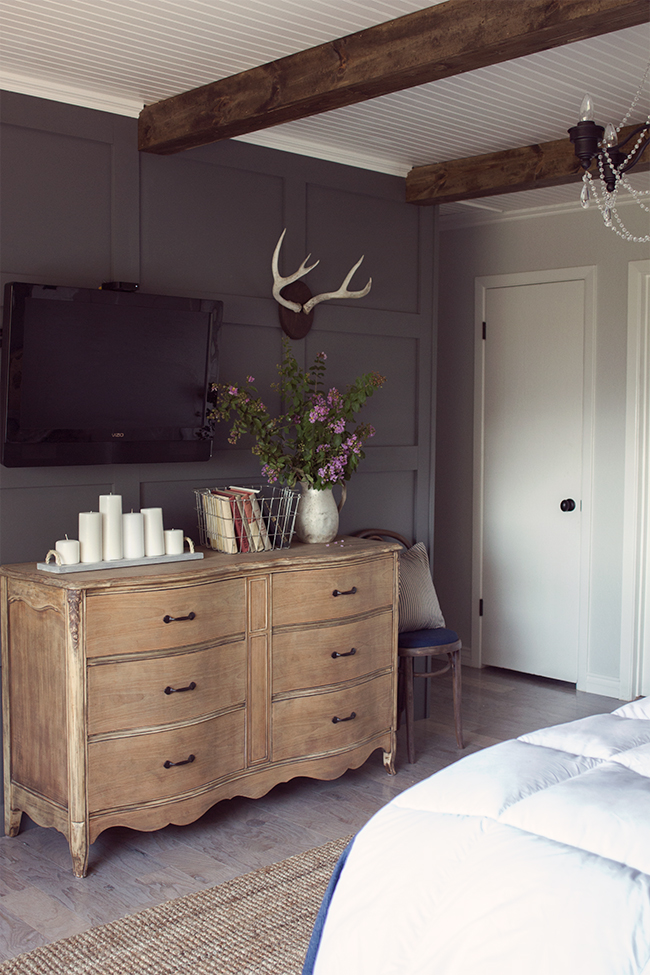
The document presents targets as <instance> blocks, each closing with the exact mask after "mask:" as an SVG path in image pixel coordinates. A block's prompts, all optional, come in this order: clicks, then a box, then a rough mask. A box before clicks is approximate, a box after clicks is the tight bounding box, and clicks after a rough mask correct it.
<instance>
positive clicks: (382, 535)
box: [352, 528, 411, 548]
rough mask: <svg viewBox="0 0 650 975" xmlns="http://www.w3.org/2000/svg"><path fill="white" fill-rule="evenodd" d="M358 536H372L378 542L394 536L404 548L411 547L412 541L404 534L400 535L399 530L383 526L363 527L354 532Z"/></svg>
mask: <svg viewBox="0 0 650 975" xmlns="http://www.w3.org/2000/svg"><path fill="white" fill-rule="evenodd" d="M352 534H353V535H355V536H356V538H372V539H374V540H375V541H377V542H383V541H384V540H385V539H386V538H394V539H395V541H397V542H400V543H401V544H402V545H403V546H404V548H410V547H411V543H410V542H408V541H407V540H406V539H405V538H404V536H403V535H399V534H398V533H397V532H391V531H384V529H383V528H363V529H362V530H361V531H358V532H352Z"/></svg>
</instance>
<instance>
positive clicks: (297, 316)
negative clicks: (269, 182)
mask: <svg viewBox="0 0 650 975" xmlns="http://www.w3.org/2000/svg"><path fill="white" fill-rule="evenodd" d="M286 232H287V230H286V227H285V229H284V230H283V231H282V233H281V234H280V239H279V240H278V242H277V244H276V245H275V250H274V251H273V258H272V260H271V269H272V271H273V297H274V298H275V300H276V301H277V302H278V303H279V305H280V324H281V326H282V328H283V330H284V331H285V332H286V334H287V335H288V336H289V338H292V339H301V338H304V337H305V335H306V334H307V332H308V331H309V329H310V328H311V325H312V320H313V317H314V308H315V307H316V305H318V304H320V302H321V301H329V300H331V299H332V298H363V297H365V295H367V294H368V292H369V291H370V287H371V285H372V278H369V279H368V283H367V284H366V286H365V288H362V289H361V291H348V285H349V283H350V281H351V280H352V276H353V274H354V272H355V271H356V270H357V268H358V267H359V265H360V264H361V261H362V260H363V256H361V257H360V258H359V260H358V261H357V263H356V264H355V265H354V267H353V268H352V269H351V270H350V271H349V272H348V274H347V275H346V277H345V278H344V280H343V282H342V284H341V286H340V288H339V289H338V290H337V291H326V292H324V293H323V294H320V295H315V296H314V297H312V294H311V291H310V290H309V288H308V287H307V285H306V284H305V283H304V281H301V280H300V278H302V277H304V275H305V274H308V273H309V271H312V270H313V269H314V268H315V267H316V265H317V264H318V263H319V262H318V261H315V262H314V263H313V264H311V265H310V266H309V267H307V261H308V260H309V258H310V257H311V254H308V255H307V257H306V258H305V259H304V261H303V262H302V264H301V265H300V267H299V268H298V270H297V271H294V272H293V274H289V275H288V276H287V277H282V275H281V274H280V271H279V268H278V259H279V256H280V248H281V247H282V241H283V240H284V235H285V234H286Z"/></svg>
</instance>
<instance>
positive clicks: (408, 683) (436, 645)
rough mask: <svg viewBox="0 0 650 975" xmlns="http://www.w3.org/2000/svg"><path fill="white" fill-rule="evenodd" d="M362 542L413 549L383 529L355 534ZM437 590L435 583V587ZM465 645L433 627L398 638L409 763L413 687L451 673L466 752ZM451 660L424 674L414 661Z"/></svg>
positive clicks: (447, 631) (459, 736) (445, 630)
mask: <svg viewBox="0 0 650 975" xmlns="http://www.w3.org/2000/svg"><path fill="white" fill-rule="evenodd" d="M354 534H355V535H356V536H357V537H358V538H374V539H377V540H378V541H384V540H385V539H386V538H393V539H395V540H396V541H398V542H400V543H401V544H402V545H403V546H404V548H405V549H407V550H408V549H409V548H410V545H409V543H408V541H407V540H406V539H405V538H404V537H403V536H402V535H399V534H398V533H397V532H391V531H384V530H383V529H381V528H366V529H364V530H363V531H358V532H354ZM432 587H433V583H432ZM460 651H461V641H460V639H459V637H458V634H457V633H456V631H455V630H450V629H448V628H447V627H446V626H438V627H430V628H426V629H421V630H407V631H400V633H399V638H398V653H399V658H400V684H401V689H400V693H399V696H398V700H399V706H398V709H399V711H400V712H401V710H402V701H403V706H404V710H405V711H406V748H407V754H408V760H409V762H411V763H413V762H415V741H414V730H413V686H414V681H415V680H416V679H424V680H428V679H429V678H431V677H440V676H441V675H442V674H446V673H447V672H448V671H449V670H451V675H452V692H453V702H454V726H455V731H456V742H457V744H458V747H459V748H464V747H465V746H464V744H463V726H462V717H461V664H460ZM444 656H446V657H447V661H446V662H445V663H443V665H442V666H441V667H437V668H436V669H435V670H427V671H424V672H422V673H419V672H416V671H415V669H414V667H413V661H414V660H415V658H416V657H425V658H429V659H430V660H431V659H432V658H434V657H444Z"/></svg>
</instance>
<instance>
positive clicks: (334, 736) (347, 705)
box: [273, 674, 393, 762]
mask: <svg viewBox="0 0 650 975" xmlns="http://www.w3.org/2000/svg"><path fill="white" fill-rule="evenodd" d="M352 714H354V717H353V718H351V717H350V716H351V715H352ZM334 718H339V719H341V718H343V719H345V718H349V719H350V720H347V721H346V720H339V721H334V720H333V719H334ZM392 718H393V678H392V675H391V674H385V675H383V676H382V677H376V678H374V679H373V680H369V681H365V682H364V683H361V684H358V685H357V686H355V687H347V688H345V689H344V690H339V691H330V692H325V693H323V694H314V695H306V696H305V697H295V698H289V699H288V700H285V701H276V702H274V704H273V761H274V762H281V761H284V760H286V759H290V758H299V757H302V756H304V757H307V756H309V755H320V754H323V753H325V752H328V751H337V750H339V749H344V748H350V747H352V746H353V745H354V744H355V743H356V742H361V741H364V740H365V739H366V738H371V737H372V736H373V735H378V734H381V732H384V731H388V730H389V729H390V728H391V725H392Z"/></svg>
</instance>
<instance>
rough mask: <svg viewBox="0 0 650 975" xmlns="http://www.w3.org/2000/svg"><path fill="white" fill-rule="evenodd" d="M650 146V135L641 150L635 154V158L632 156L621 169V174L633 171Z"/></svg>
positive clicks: (640, 147)
mask: <svg viewBox="0 0 650 975" xmlns="http://www.w3.org/2000/svg"><path fill="white" fill-rule="evenodd" d="M649 145H650V135H649V136H648V138H647V139H646V140H645V142H643V143H642V144H641V145H640V146H639V148H638V149H637V151H636V152H635V154H634V156H632V155H630V156H628V157H627V161H626V162H625V164H624V165H623V166H622V167H621V172H622V173H627V172H628V171H629V170H630V169H633V168H634V166H636V164H637V163H638V161H639V159H640V158H641V156H642V155H643V153H644V152H645V150H646V149H647V148H648V146H649Z"/></svg>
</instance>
